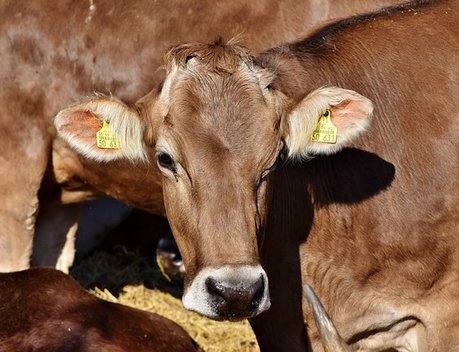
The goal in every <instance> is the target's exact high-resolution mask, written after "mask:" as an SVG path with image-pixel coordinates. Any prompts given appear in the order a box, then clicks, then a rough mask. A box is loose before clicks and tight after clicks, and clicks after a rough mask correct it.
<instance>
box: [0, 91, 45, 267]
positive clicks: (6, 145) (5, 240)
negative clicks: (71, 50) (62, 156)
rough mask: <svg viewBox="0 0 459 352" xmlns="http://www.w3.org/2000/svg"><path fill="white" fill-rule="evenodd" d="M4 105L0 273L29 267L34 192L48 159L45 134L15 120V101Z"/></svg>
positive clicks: (35, 203) (0, 147) (0, 158)
mask: <svg viewBox="0 0 459 352" xmlns="http://www.w3.org/2000/svg"><path fill="white" fill-rule="evenodd" d="M1 99H3V97H2V94H0V100H1ZM5 101H8V102H9V104H4V105H2V107H1V108H0V110H1V112H0V117H1V118H0V131H2V141H1V143H0V195H1V197H2V204H1V206H0V271H1V272H9V271H18V270H23V269H27V268H28V267H29V266H30V255H31V253H32V243H33V233H34V226H35V219H36V215H37V212H38V205H39V201H38V191H39V189H40V184H41V181H42V177H43V175H44V172H45V169H46V165H47V162H48V157H49V138H48V137H47V135H46V133H47V132H46V131H44V130H43V129H40V128H39V127H38V126H37V125H34V123H33V122H31V121H30V120H27V118H26V117H25V116H21V118H18V114H17V112H18V110H20V108H19V107H18V106H17V105H16V103H18V102H17V101H16V100H15V99H13V98H11V99H8V100H5ZM5 109H10V110H6V112H5ZM10 118H14V121H11V119H10Z"/></svg>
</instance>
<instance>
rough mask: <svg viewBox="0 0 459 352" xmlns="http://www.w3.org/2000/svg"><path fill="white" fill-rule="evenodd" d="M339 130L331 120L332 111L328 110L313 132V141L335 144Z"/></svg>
mask: <svg viewBox="0 0 459 352" xmlns="http://www.w3.org/2000/svg"><path fill="white" fill-rule="evenodd" d="M337 132H338V129H337V128H336V127H335V125H334V124H333V122H332V121H331V112H330V110H327V111H325V112H324V113H323V114H322V116H320V118H319V121H318V122H317V126H316V129H315V130H314V132H312V135H311V141H312V142H318V143H329V144H335V143H336V136H337Z"/></svg>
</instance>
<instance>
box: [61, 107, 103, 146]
mask: <svg viewBox="0 0 459 352" xmlns="http://www.w3.org/2000/svg"><path fill="white" fill-rule="evenodd" d="M101 128H102V121H101V120H99V118H97V117H96V116H95V115H94V114H93V113H91V112H90V111H82V110H77V111H71V112H68V113H66V114H64V115H63V116H61V127H60V133H63V134H66V135H68V136H71V137H72V138H76V139H78V140H79V141H80V142H83V141H84V142H86V143H88V142H89V144H95V143H96V133H97V131H99V130H100V129H101ZM88 139H90V140H89V141H88Z"/></svg>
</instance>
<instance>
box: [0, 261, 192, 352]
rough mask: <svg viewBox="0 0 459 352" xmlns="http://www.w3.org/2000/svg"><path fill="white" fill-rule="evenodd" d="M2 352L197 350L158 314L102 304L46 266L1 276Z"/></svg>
mask: <svg viewBox="0 0 459 352" xmlns="http://www.w3.org/2000/svg"><path fill="white" fill-rule="evenodd" d="M0 327H1V329H0V350H1V351H47V352H53V351H56V352H64V351H81V352H83V351H87V352H90V351H110V352H131V351H139V352H141V351H145V352H147V351H148V352H153V351H156V352H161V351H164V352H192V351H201V349H200V348H199V347H198V346H197V344H196V343H195V342H194V341H193V339H192V338H191V337H190V336H189V335H188V334H187V333H186V331H185V330H183V328H181V327H180V326H178V325H177V324H176V323H174V322H173V321H171V320H169V319H166V318H164V317H161V316H159V315H157V314H153V313H149V312H144V311H141V310H138V309H134V308H130V307H126V306H123V305H120V304H115V303H112V302H107V301H104V300H102V299H100V298H97V297H95V296H93V295H91V294H90V293H88V292H86V291H85V290H84V289H83V288H82V287H80V286H79V285H78V283H77V282H76V281H75V280H73V279H72V278H71V277H70V276H68V275H65V274H63V273H62V272H60V271H57V270H54V269H48V268H34V269H29V270H25V271H21V272H15V273H3V274H0Z"/></svg>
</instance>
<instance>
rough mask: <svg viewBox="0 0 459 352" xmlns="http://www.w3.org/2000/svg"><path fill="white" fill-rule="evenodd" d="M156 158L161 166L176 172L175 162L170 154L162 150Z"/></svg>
mask: <svg viewBox="0 0 459 352" xmlns="http://www.w3.org/2000/svg"><path fill="white" fill-rule="evenodd" d="M156 158H157V160H158V164H159V166H161V167H164V168H166V169H169V170H171V171H174V172H175V162H174V159H172V157H171V156H170V155H169V154H167V153H164V152H161V153H159V154H158V155H157V156H156Z"/></svg>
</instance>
